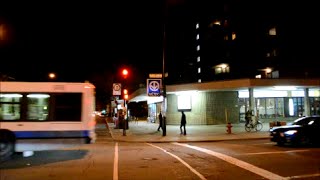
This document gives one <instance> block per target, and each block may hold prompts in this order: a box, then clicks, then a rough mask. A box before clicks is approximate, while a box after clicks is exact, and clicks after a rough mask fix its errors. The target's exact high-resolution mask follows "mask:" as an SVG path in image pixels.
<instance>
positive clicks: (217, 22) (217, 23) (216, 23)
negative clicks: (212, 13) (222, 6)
mask: <svg viewBox="0 0 320 180" xmlns="http://www.w3.org/2000/svg"><path fill="white" fill-rule="evenodd" d="M213 24H215V25H219V26H220V25H221V22H220V21H219V20H216V21H214V22H213Z"/></svg>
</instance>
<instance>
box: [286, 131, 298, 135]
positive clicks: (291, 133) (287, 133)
mask: <svg viewBox="0 0 320 180" xmlns="http://www.w3.org/2000/svg"><path fill="white" fill-rule="evenodd" d="M297 132H298V131H297V130H289V131H286V132H284V134H285V135H293V134H295V133H297Z"/></svg>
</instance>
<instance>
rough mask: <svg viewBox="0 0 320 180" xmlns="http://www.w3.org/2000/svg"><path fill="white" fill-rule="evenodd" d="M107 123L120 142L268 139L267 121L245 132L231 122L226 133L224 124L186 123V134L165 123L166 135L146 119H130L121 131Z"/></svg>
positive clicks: (177, 127) (177, 126)
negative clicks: (253, 129)
mask: <svg viewBox="0 0 320 180" xmlns="http://www.w3.org/2000/svg"><path fill="white" fill-rule="evenodd" d="M107 125H108V128H109V131H110V134H111V136H112V139H113V140H115V141H122V142H152V143H157V142H206V141H207V142H209V141H224V140H240V139H268V138H269V122H267V123H263V128H262V130H261V131H252V132H246V131H245V128H244V123H238V124H232V129H231V133H230V134H229V133H227V131H226V129H227V128H226V124H225V125H224V124H223V125H188V124H187V126H186V132H187V135H181V134H180V126H179V125H167V126H166V135H165V136H163V133H162V131H161V130H160V131H157V129H158V124H157V123H150V122H147V121H130V122H129V129H127V130H126V131H125V135H124V133H123V129H116V128H115V125H114V123H111V122H108V121H107Z"/></svg>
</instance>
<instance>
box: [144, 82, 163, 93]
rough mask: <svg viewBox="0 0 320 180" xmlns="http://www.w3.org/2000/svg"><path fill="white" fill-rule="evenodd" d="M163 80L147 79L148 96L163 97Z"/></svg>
mask: <svg viewBox="0 0 320 180" xmlns="http://www.w3.org/2000/svg"><path fill="white" fill-rule="evenodd" d="M161 83H162V81H161V79H147V95H148V96H153V97H154V96H156V97H158V96H160V95H161Z"/></svg>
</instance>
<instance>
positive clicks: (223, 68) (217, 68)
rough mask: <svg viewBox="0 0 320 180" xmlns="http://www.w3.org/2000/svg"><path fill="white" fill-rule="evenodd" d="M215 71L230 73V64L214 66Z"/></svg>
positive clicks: (217, 72)
mask: <svg viewBox="0 0 320 180" xmlns="http://www.w3.org/2000/svg"><path fill="white" fill-rule="evenodd" d="M214 70H215V73H216V74H220V73H229V72H230V68H229V65H228V64H219V65H217V66H215V67H214Z"/></svg>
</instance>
